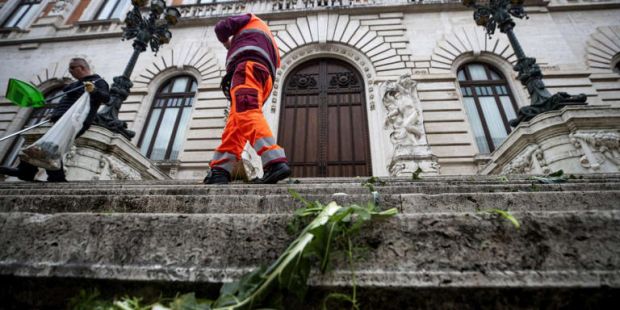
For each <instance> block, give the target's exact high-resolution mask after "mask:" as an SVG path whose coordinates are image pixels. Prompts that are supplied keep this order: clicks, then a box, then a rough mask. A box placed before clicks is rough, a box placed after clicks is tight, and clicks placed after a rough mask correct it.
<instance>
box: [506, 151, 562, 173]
mask: <svg viewBox="0 0 620 310" xmlns="http://www.w3.org/2000/svg"><path fill="white" fill-rule="evenodd" d="M549 171H550V169H549V167H547V162H546V161H545V156H544V153H543V151H542V149H541V148H540V146H539V145H536V144H530V145H528V146H527V147H526V148H525V150H524V151H523V152H521V154H519V155H518V156H517V157H515V158H514V159H513V160H511V161H510V162H509V163H508V164H507V165H506V166H504V168H503V169H502V172H501V174H546V173H549Z"/></svg>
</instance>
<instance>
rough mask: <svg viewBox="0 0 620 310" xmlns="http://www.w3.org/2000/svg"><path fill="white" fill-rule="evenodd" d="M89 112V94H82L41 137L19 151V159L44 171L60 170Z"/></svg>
mask: <svg viewBox="0 0 620 310" xmlns="http://www.w3.org/2000/svg"><path fill="white" fill-rule="evenodd" d="M89 111H90V94H89V93H88V92H84V94H83V95H82V96H81V97H80V98H79V99H78V100H77V101H76V102H75V103H74V104H73V105H72V106H71V108H69V110H67V112H65V114H64V115H63V116H62V117H61V118H60V119H59V120H58V121H57V122H56V123H55V124H54V126H52V128H50V129H49V130H48V131H47V132H46V133H45V135H43V137H41V138H40V139H39V140H37V141H36V142H35V143H33V144H32V145H30V146H28V147H26V148H24V149H22V150H21V152H20V153H19V159H20V160H23V161H25V162H27V163H30V164H32V165H35V166H37V167H41V168H44V169H46V170H53V171H55V170H60V167H61V160H62V158H63V156H64V155H65V154H66V153H67V152H69V150H70V149H71V145H73V141H74V140H75V135H77V133H78V132H79V131H80V130H82V126H83V124H84V120H85V119H86V116H88V112H89Z"/></svg>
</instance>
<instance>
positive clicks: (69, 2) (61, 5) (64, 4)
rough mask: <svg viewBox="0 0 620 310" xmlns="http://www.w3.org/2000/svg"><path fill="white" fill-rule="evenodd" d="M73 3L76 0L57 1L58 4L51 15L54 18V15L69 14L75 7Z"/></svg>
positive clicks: (55, 4)
mask: <svg viewBox="0 0 620 310" xmlns="http://www.w3.org/2000/svg"><path fill="white" fill-rule="evenodd" d="M73 2H74V0H58V1H56V3H54V6H53V7H52V10H51V11H50V13H49V15H50V16H53V15H64V14H65V13H68V12H69V11H70V9H71V8H72V7H73Z"/></svg>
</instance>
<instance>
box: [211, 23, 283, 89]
mask: <svg viewBox="0 0 620 310" xmlns="http://www.w3.org/2000/svg"><path fill="white" fill-rule="evenodd" d="M251 17H252V14H250V13H248V14H244V15H238V16H231V17H228V18H226V19H224V20H221V21H219V22H218V23H217V25H215V34H216V35H217V39H218V40H219V41H220V42H222V43H225V42H226V41H228V38H230V37H231V36H234V37H233V40H232V42H231V46H230V49H229V50H228V54H227V55H226V63H227V65H226V71H228V72H230V71H234V70H235V67H236V66H237V64H239V63H241V62H244V61H248V60H252V61H256V62H259V63H261V64H263V65H265V66H266V67H267V68H270V69H269V70H270V71H272V72H271V75H272V78H275V70H276V69H277V68H278V56H277V55H278V54H277V53H278V52H277V51H276V50H274V44H273V43H272V42H271V39H270V38H269V37H268V36H266V35H264V34H263V33H258V32H245V31H244V33H242V34H240V35H236V36H235V34H237V32H239V30H240V29H241V28H243V27H244V26H245V25H246V24H247V23H248V22H249V21H250V19H251ZM248 46H250V47H258V48H260V49H262V50H264V51H265V52H267V54H266V55H265V54H262V53H259V52H257V51H255V50H251V49H247V47H248ZM240 49H244V50H243V51H241V52H239V53H236V52H237V51H238V50H240ZM232 55H234V57H232V59H231V56H232ZM265 56H268V58H266V57H265ZM272 64H273V65H272Z"/></svg>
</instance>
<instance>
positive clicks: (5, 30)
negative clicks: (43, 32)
mask: <svg viewBox="0 0 620 310" xmlns="http://www.w3.org/2000/svg"><path fill="white" fill-rule="evenodd" d="M11 32H21V33H28V32H29V31H28V30H26V29H21V28H18V27H5V28H0V33H11Z"/></svg>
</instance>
